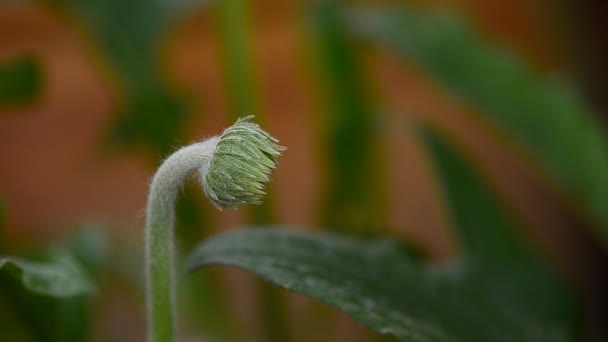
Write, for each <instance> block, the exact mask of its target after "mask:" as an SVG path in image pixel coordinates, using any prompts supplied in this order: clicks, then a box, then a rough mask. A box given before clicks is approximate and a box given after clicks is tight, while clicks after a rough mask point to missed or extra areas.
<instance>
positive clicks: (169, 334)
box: [145, 137, 219, 342]
mask: <svg viewBox="0 0 608 342" xmlns="http://www.w3.org/2000/svg"><path fill="white" fill-rule="evenodd" d="M218 140H219V138H218V137H213V138H210V139H208V140H205V141H203V142H200V143H195V144H192V145H189V146H186V147H184V148H182V149H180V150H178V151H177V152H175V153H174V154H172V155H171V156H169V158H167V159H166V160H165V161H164V162H163V163H162V165H161V166H160V167H159V169H158V171H157V172H156V174H155V175H154V178H153V179H152V184H151V186H150V193H149V195H148V207H147V217H146V228H145V241H146V255H145V260H146V295H147V305H148V308H147V309H148V341H150V342H172V341H174V335H175V315H176V312H175V311H176V310H175V277H174V274H173V272H174V269H175V268H174V258H175V247H174V242H173V239H174V225H175V201H176V199H177V193H178V191H179V189H180V187H181V184H182V183H183V182H184V180H185V179H186V178H187V177H188V176H190V175H191V174H192V173H194V172H195V171H197V170H199V169H201V168H202V169H205V168H207V167H208V163H209V161H210V160H211V158H212V156H213V152H214V151H215V148H216V146H217V143H218Z"/></svg>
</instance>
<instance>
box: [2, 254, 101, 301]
mask: <svg viewBox="0 0 608 342" xmlns="http://www.w3.org/2000/svg"><path fill="white" fill-rule="evenodd" d="M0 272H3V273H5V274H8V275H10V276H11V277H12V278H14V279H15V280H17V281H18V282H20V283H21V284H22V286H23V287H24V288H25V289H27V290H29V291H31V292H34V293H37V294H41V295H47V296H53V297H71V296H76V295H83V294H90V293H92V292H93V291H94V288H95V287H94V286H93V284H92V283H91V281H90V279H89V278H88V276H87V275H86V273H85V272H84V271H83V270H82V269H81V268H80V266H79V265H78V263H77V262H76V261H75V260H74V259H73V258H72V257H70V256H69V255H67V254H57V255H53V256H52V257H51V258H50V259H49V260H48V262H36V261H29V260H23V259H19V258H13V257H2V258H0Z"/></svg>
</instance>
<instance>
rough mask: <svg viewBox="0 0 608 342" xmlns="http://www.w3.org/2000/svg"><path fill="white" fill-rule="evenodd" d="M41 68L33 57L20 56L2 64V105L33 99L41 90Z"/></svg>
mask: <svg viewBox="0 0 608 342" xmlns="http://www.w3.org/2000/svg"><path fill="white" fill-rule="evenodd" d="M40 78H41V70H40V65H39V63H38V61H37V60H36V59H35V58H33V57H18V58H14V59H12V60H10V61H8V62H6V63H3V64H0V105H3V106H4V105H14V104H21V103H27V102H29V101H32V100H33V99H34V98H35V97H36V95H37V94H38V92H39V91H40V83H41V80H40Z"/></svg>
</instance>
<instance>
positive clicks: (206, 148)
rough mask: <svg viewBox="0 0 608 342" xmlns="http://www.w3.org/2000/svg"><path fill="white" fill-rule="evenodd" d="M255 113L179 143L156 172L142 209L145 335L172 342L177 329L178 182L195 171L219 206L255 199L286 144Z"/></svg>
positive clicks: (204, 187)
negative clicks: (258, 121)
mask: <svg viewBox="0 0 608 342" xmlns="http://www.w3.org/2000/svg"><path fill="white" fill-rule="evenodd" d="M252 118H253V116H248V117H246V118H242V119H239V120H237V122H236V123H235V124H234V125H232V126H230V127H229V128H227V129H226V130H224V132H223V133H222V134H221V135H220V136H216V137H212V138H209V139H207V140H205V141H202V142H197V143H194V144H192V145H189V146H186V147H183V148H181V149H179V150H177V151H176V152H175V153H173V154H172V155H171V156H169V157H168V158H167V159H165V161H164V162H163V163H162V164H161V166H160V167H159V168H158V171H157V172H156V174H155V175H154V177H153V179H152V182H151V185H150V193H149V195H148V205H147V213H146V228H145V243H146V252H145V253H146V255H145V260H146V292H147V297H146V300H147V303H148V340H149V341H153V342H171V341H173V340H174V334H175V321H176V320H175V315H176V310H175V295H176V294H175V280H174V279H175V277H174V275H173V272H174V269H175V268H174V267H173V264H174V243H173V235H174V232H173V230H174V228H173V227H174V224H175V201H176V199H177V194H178V191H179V189H180V188H181V185H182V184H183V182H184V181H185V179H186V178H188V177H189V176H190V175H192V174H193V173H196V172H198V174H199V178H200V182H201V184H202V188H203V191H204V192H205V194H206V195H207V197H208V198H209V200H210V201H211V202H212V203H213V204H214V205H215V206H216V207H217V208H218V209H224V208H231V207H234V206H237V205H239V204H247V203H259V202H260V201H261V200H262V198H263V196H264V195H265V192H264V184H265V183H266V182H268V181H269V180H270V173H271V172H272V170H273V169H274V168H275V167H276V164H277V160H278V158H279V156H280V155H281V152H282V151H284V150H285V148H284V147H281V146H279V145H278V140H276V139H275V138H273V137H271V136H270V135H269V134H268V133H266V132H265V131H264V130H262V129H261V128H260V127H259V126H258V125H257V124H255V123H253V122H251V119H252Z"/></svg>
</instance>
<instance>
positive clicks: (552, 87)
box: [348, 6, 608, 242]
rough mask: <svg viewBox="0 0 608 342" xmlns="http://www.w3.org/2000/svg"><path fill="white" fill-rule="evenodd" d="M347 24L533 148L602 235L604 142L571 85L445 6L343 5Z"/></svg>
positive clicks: (606, 225) (605, 217)
mask: <svg viewBox="0 0 608 342" xmlns="http://www.w3.org/2000/svg"><path fill="white" fill-rule="evenodd" d="M348 17H349V18H350V19H351V20H350V22H351V29H352V32H353V33H354V34H355V35H357V36H359V37H362V38H365V39H368V40H370V41H372V42H375V43H379V44H381V45H384V46H387V47H388V48H390V49H393V50H395V51H396V52H397V53H399V54H401V55H403V56H404V57H406V58H407V59H408V61H410V62H414V63H416V64H418V65H419V66H421V67H422V69H423V70H424V71H426V72H428V73H429V74H430V75H431V76H432V77H433V78H434V79H435V80H436V81H437V82H439V83H440V84H442V85H443V86H445V87H446V88H447V89H448V90H449V91H451V92H452V93H453V94H454V95H455V96H457V97H459V98H461V99H462V100H464V101H467V102H469V103H470V104H472V105H475V106H478V107H479V108H480V109H481V111H480V112H479V115H481V116H482V117H483V118H485V119H487V120H489V121H490V122H491V123H493V124H494V125H495V126H496V127H498V128H500V129H501V130H502V131H504V132H505V133H506V134H508V135H509V136H510V137H511V138H512V139H513V141H515V142H516V143H517V144H519V146H522V147H523V148H525V150H526V151H527V152H528V153H529V154H530V156H532V157H533V158H534V159H535V160H536V161H537V162H538V163H539V165H540V166H541V167H542V168H543V169H544V170H545V172H546V173H547V174H548V175H549V177H550V178H551V179H552V181H553V182H554V184H555V185H556V186H557V187H558V188H559V189H561V190H562V191H563V192H564V193H565V194H567V195H569V196H571V198H572V199H573V201H572V203H580V204H581V206H582V208H580V209H581V210H582V211H583V212H584V213H585V214H587V215H588V216H589V217H591V218H592V220H594V221H595V222H596V223H597V228H598V229H597V234H598V236H600V237H601V238H603V239H604V242H608V211H607V210H605V204H606V203H607V202H608V177H606V175H607V174H608V142H607V141H606V136H605V135H604V132H602V131H601V129H600V125H599V124H598V123H597V122H596V120H594V118H593V116H594V115H593V113H592V112H591V111H590V110H589V109H588V108H587V107H586V106H585V105H584V104H583V103H582V101H581V99H580V98H579V97H578V96H576V94H574V93H573V92H572V91H570V90H568V89H566V88H565V87H563V86H561V85H559V84H557V83H555V82H549V81H547V80H544V79H543V78H542V77H540V76H539V75H537V73H535V72H534V71H533V70H531V69H530V68H529V67H528V66H526V65H525V64H524V63H522V62H521V61H520V60H519V59H517V58H516V57H515V56H514V55H513V54H512V53H509V52H508V51H506V50H505V49H501V48H498V47H495V46H492V45H491V44H490V43H489V42H487V41H486V40H485V39H483V38H482V37H481V36H480V35H479V34H478V33H477V32H475V30H474V29H472V28H471V27H469V26H467V25H466V24H465V23H464V22H462V21H461V20H459V19H458V18H456V17H454V16H450V15H448V14H446V13H445V12H439V13H438V12H431V11H425V10H422V9H414V8H411V7H407V6H403V7H399V8H394V7H388V8H362V9H358V10H354V11H352V12H349V15H348Z"/></svg>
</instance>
